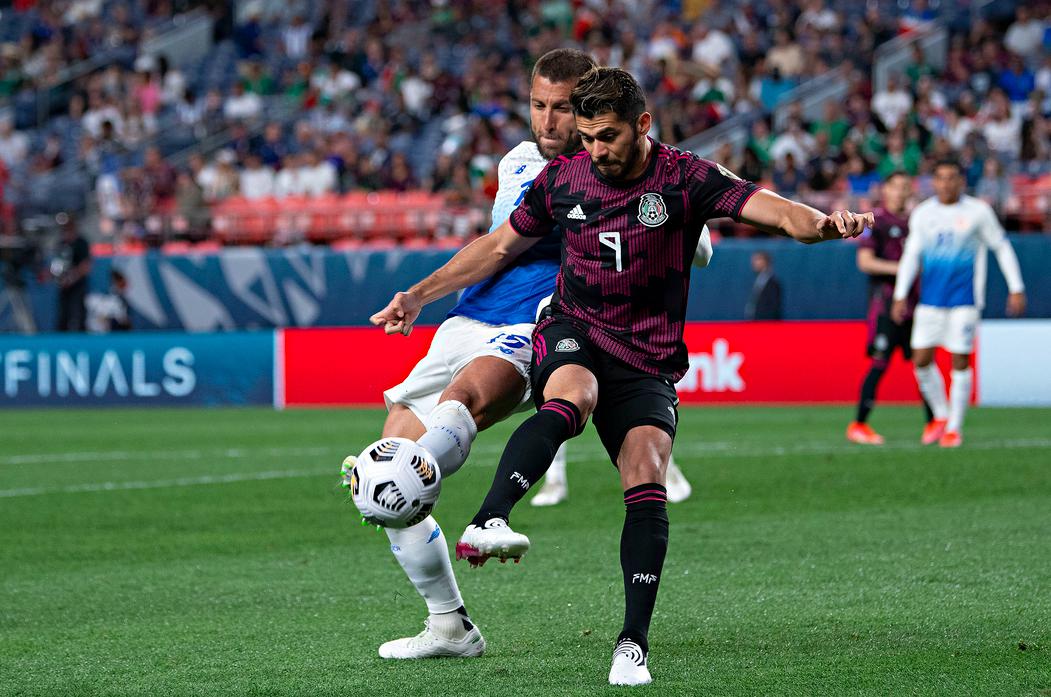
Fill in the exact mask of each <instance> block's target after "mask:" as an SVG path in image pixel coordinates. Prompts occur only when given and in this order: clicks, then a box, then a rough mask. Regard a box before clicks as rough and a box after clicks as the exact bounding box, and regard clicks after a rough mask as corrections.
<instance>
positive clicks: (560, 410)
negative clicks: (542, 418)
mask: <svg viewBox="0 0 1051 697" xmlns="http://www.w3.org/2000/svg"><path fill="white" fill-rule="evenodd" d="M545 410H546V411H553V412H555V413H556V414H559V415H560V416H562V417H563V418H564V419H565V420H566V421H567V422H569V428H570V430H571V431H572V432H573V433H576V432H577V426H576V422H577V418H576V415H574V414H573V412H572V411H571V410H570V409H569V407H566V406H563V405H561V404H557V403H552V402H545V403H544V406H542V407H540V411H545Z"/></svg>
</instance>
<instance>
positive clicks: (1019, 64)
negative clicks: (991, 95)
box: [997, 57, 1036, 103]
mask: <svg viewBox="0 0 1051 697" xmlns="http://www.w3.org/2000/svg"><path fill="white" fill-rule="evenodd" d="M997 85H999V87H1000V89H1002V90H1003V91H1004V92H1006V93H1007V98H1008V99H1010V100H1011V101H1012V102H1014V103H1019V102H1024V101H1025V100H1026V99H1027V98H1028V97H1029V93H1030V92H1032V91H1033V90H1034V89H1035V88H1036V77H1035V76H1034V74H1033V71H1032V70H1030V69H1029V68H1027V67H1026V65H1025V63H1024V62H1023V61H1022V59H1021V58H1018V57H1015V58H1012V59H1011V62H1010V64H1009V66H1008V67H1006V68H1004V69H1003V70H1001V71H1000V76H999V78H998V79H997Z"/></svg>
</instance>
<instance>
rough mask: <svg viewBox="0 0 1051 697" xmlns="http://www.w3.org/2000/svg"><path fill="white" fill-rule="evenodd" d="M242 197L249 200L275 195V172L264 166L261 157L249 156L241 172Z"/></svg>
mask: <svg viewBox="0 0 1051 697" xmlns="http://www.w3.org/2000/svg"><path fill="white" fill-rule="evenodd" d="M241 195H242V196H244V197H245V198H247V199H259V198H266V197H268V196H273V195H274V170H272V169H270V168H269V167H267V166H266V165H264V164H263V160H262V158H261V157H259V155H249V156H248V158H247V159H246V161H245V168H244V169H243V170H242V171H241Z"/></svg>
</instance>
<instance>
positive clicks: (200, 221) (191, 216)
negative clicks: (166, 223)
mask: <svg viewBox="0 0 1051 697" xmlns="http://www.w3.org/2000/svg"><path fill="white" fill-rule="evenodd" d="M175 210H176V211H177V213H178V216H179V220H180V222H181V225H182V226H183V228H184V229H185V232H186V236H187V237H189V238H191V239H199V238H203V237H204V236H205V233H206V230H207V228H208V221H209V212H208V205H207V201H205V198H204V191H203V190H202V189H201V186H200V185H199V184H198V183H197V180H196V179H194V177H193V174H192V173H191V172H189V171H182V172H179V175H178V178H177V179H176V181H175Z"/></svg>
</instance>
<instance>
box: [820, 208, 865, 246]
mask: <svg viewBox="0 0 1051 697" xmlns="http://www.w3.org/2000/svg"><path fill="white" fill-rule="evenodd" d="M875 225H876V217H875V215H874V214H872V213H851V212H850V211H832V212H831V213H829V214H828V215H826V216H825V217H824V218H822V219H821V220H820V221H818V224H817V229H818V230H820V231H821V238H822V239H825V240H835V239H847V238H850V237H857V236H858V235H860V234H861V233H862V232H864V231H865V229H866V228H872V227H874V226H875Z"/></svg>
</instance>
